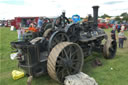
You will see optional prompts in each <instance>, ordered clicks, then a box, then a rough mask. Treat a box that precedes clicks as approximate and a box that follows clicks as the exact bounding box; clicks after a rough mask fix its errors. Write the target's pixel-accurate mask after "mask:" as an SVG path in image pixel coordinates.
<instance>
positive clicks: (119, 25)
mask: <svg viewBox="0 0 128 85" xmlns="http://www.w3.org/2000/svg"><path fill="white" fill-rule="evenodd" d="M120 29H121V24H118V26H117V32H118V33H119V32H120Z"/></svg>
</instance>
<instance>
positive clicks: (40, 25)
mask: <svg viewBox="0 0 128 85" xmlns="http://www.w3.org/2000/svg"><path fill="white" fill-rule="evenodd" d="M42 26H43V17H40V18H39V19H38V23H37V29H38V30H39V31H41V27H42Z"/></svg>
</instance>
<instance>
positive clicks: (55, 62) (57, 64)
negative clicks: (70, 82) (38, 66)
mask: <svg viewBox="0 0 128 85" xmlns="http://www.w3.org/2000/svg"><path fill="white" fill-rule="evenodd" d="M83 61H84V55H83V51H82V49H81V47H80V46H79V45H78V44H76V43H72V42H61V43H59V44H57V45H56V46H55V47H54V48H53V49H52V50H51V52H50V54H49V56H48V61H47V70H48V74H49V75H50V77H51V78H53V79H54V80H56V81H59V82H61V83H63V82H64V79H65V76H67V75H73V74H77V73H79V72H80V71H81V69H82V66H83Z"/></svg>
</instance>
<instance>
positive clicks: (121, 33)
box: [118, 30, 125, 48]
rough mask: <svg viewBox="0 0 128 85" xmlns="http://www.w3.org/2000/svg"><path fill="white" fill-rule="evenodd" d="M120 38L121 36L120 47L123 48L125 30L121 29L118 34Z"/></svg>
mask: <svg viewBox="0 0 128 85" xmlns="http://www.w3.org/2000/svg"><path fill="white" fill-rule="evenodd" d="M118 38H119V48H123V44H124V38H125V35H124V31H123V30H121V31H120V33H119V34H118Z"/></svg>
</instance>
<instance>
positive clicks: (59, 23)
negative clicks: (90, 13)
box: [53, 15, 70, 28]
mask: <svg viewBox="0 0 128 85" xmlns="http://www.w3.org/2000/svg"><path fill="white" fill-rule="evenodd" d="M69 23H70V22H69V20H68V18H67V17H64V16H62V15H61V16H60V17H58V18H56V19H54V21H53V27H54V28H55V27H62V28H64V27H65V26H66V25H67V24H69Z"/></svg>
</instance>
